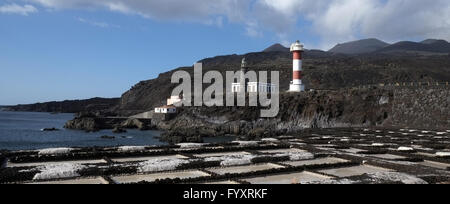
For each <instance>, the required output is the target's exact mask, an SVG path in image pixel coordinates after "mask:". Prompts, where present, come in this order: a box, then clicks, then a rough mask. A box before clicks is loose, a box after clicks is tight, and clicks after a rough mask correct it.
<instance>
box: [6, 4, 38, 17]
mask: <svg viewBox="0 0 450 204" xmlns="http://www.w3.org/2000/svg"><path fill="white" fill-rule="evenodd" d="M37 11H38V10H37V9H36V8H35V7H34V6H32V5H28V4H27V5H23V6H20V5H17V4H9V5H3V6H0V13H6V14H19V15H23V16H28V14H30V13H36V12H37Z"/></svg>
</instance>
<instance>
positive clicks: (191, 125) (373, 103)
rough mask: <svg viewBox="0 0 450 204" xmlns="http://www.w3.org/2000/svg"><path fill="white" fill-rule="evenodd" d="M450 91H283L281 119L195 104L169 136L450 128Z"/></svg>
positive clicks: (175, 123) (246, 109)
mask: <svg viewBox="0 0 450 204" xmlns="http://www.w3.org/2000/svg"><path fill="white" fill-rule="evenodd" d="M449 94H450V90H448V89H431V90H425V89H399V90H397V89H396V90H387V89H362V90H340V91H319V92H307V93H304V94H287V93H286V94H283V95H282V96H281V104H280V113H279V115H278V116H277V117H276V118H269V119H261V118H259V110H260V109H259V108H255V107H240V108H237V107H231V108H227V107H211V108H206V107H189V108H183V109H181V110H180V114H179V116H178V117H177V118H176V119H174V120H172V121H169V122H159V123H158V124H156V125H157V126H158V127H160V128H161V129H165V130H168V131H167V132H166V133H165V135H164V137H163V139H166V140H168V141H173V140H174V139H175V140H176V141H177V142H178V141H183V138H189V137H192V136H196V135H200V136H221V135H226V134H235V135H245V136H247V137H250V138H251V139H252V138H255V137H269V136H274V135H282V134H289V133H292V132H297V131H300V130H303V129H306V128H336V127H366V126H378V127H393V126H398V127H411V128H422V129H443V128H444V129H445V128H449V127H450V117H449V112H450V111H449Z"/></svg>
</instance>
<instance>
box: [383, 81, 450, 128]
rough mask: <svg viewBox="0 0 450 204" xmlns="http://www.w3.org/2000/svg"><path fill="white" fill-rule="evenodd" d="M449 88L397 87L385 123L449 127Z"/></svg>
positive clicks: (423, 126)
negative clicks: (390, 110) (390, 111)
mask: <svg viewBox="0 0 450 204" xmlns="http://www.w3.org/2000/svg"><path fill="white" fill-rule="evenodd" d="M449 104H450V90H448V89H397V90H394V101H393V106H392V113H391V117H390V120H389V121H388V123H386V125H394V126H407V127H412V128H431V129H448V128H450V106H449Z"/></svg>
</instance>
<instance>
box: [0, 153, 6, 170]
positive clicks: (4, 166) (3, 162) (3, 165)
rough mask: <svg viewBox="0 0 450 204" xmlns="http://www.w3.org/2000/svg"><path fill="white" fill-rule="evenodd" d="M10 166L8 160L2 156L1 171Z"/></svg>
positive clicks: (0, 160)
mask: <svg viewBox="0 0 450 204" xmlns="http://www.w3.org/2000/svg"><path fill="white" fill-rule="evenodd" d="M7 165H8V158H6V157H4V156H1V155H0V169H4V168H6V167H7Z"/></svg>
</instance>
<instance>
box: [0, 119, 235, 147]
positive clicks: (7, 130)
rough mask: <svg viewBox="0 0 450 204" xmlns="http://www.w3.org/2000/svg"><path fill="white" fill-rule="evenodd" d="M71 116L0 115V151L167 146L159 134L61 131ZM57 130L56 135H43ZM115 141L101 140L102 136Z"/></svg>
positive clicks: (212, 141)
mask: <svg viewBox="0 0 450 204" xmlns="http://www.w3.org/2000/svg"><path fill="white" fill-rule="evenodd" d="M73 117H74V115H73V114H65V113H62V114H51V113H36V112H9V111H0V150H2V149H3V150H36V149H45V148H57V147H112V146H150V145H167V143H165V142H161V141H159V139H158V138H157V137H158V136H160V135H161V133H162V132H161V131H140V130H133V129H131V130H127V132H126V133H120V134H115V133H113V132H112V130H101V131H98V132H90V133H88V132H85V131H79V130H67V129H64V128H63V127H64V124H65V123H66V122H67V121H68V120H71V119H73ZM43 128H57V129H59V131H50V132H46V131H42V129H43ZM105 135H106V136H114V137H115V139H103V138H101V137H102V136H105ZM232 140H234V138H232V137H222V138H204V142H205V143H219V142H227V141H232Z"/></svg>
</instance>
